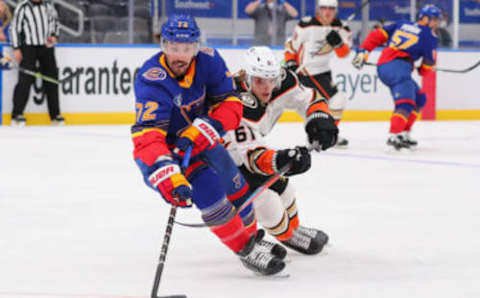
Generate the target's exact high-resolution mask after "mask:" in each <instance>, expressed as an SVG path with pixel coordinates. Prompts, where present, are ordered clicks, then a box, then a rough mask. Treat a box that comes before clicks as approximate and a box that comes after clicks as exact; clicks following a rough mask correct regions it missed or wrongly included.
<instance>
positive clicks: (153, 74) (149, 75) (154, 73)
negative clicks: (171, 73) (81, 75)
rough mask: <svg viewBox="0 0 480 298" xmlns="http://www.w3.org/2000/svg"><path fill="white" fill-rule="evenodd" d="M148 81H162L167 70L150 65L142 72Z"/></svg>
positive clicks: (165, 76)
mask: <svg viewBox="0 0 480 298" xmlns="http://www.w3.org/2000/svg"><path fill="white" fill-rule="evenodd" d="M142 77H144V78H145V79H146V80H148V81H163V80H165V79H166V78H167V72H166V71H165V70H164V69H163V68H161V67H150V68H149V69H147V70H145V71H144V72H143V74H142Z"/></svg>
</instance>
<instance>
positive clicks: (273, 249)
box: [257, 230, 287, 260]
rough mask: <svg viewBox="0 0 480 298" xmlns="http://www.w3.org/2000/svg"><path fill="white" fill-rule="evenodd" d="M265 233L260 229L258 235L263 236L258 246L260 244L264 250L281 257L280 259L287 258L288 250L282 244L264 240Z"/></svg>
mask: <svg viewBox="0 0 480 298" xmlns="http://www.w3.org/2000/svg"><path fill="white" fill-rule="evenodd" d="M259 234H262V235H260V236H258V235H259ZM264 235H265V231H264V230H258V232H257V237H261V238H262V240H260V242H258V244H257V245H258V246H260V249H262V250H263V251H264V252H267V253H269V254H272V255H273V256H275V257H277V258H279V259H280V260H283V259H285V257H286V256H287V250H286V249H285V248H284V247H283V246H281V245H280V244H276V243H273V242H270V241H266V240H263V237H264Z"/></svg>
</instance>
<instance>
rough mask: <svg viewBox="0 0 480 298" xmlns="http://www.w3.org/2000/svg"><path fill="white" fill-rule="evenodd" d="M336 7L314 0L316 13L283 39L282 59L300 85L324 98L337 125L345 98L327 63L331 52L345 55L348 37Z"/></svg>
mask: <svg viewBox="0 0 480 298" xmlns="http://www.w3.org/2000/svg"><path fill="white" fill-rule="evenodd" d="M337 10H338V2H337V0H318V8H317V12H316V15H315V16H313V17H311V16H307V17H304V18H302V19H301V20H300V22H299V23H298V25H297V26H296V27H295V31H294V33H293V36H292V37H291V38H290V39H289V40H288V41H287V43H286V51H285V62H286V65H287V67H288V68H289V69H290V70H293V71H295V72H297V73H298V77H299V79H300V82H301V83H302V84H303V85H305V86H307V87H310V88H314V89H316V90H317V91H318V92H320V94H322V95H323V96H324V97H325V98H326V99H327V100H328V105H329V108H330V111H331V112H332V115H333V118H334V119H335V121H336V124H337V125H338V123H339V122H340V120H341V119H342V114H343V110H345V106H346V104H347V98H346V96H345V94H344V93H343V92H342V91H340V90H338V89H337V87H336V86H335V84H334V83H333V82H332V72H331V69H330V65H329V64H330V60H332V58H333V56H334V54H335V55H336V56H337V57H339V58H344V57H346V56H348V54H349V53H350V47H351V45H352V37H351V32H350V29H349V28H348V27H347V26H346V25H345V24H344V23H343V22H342V21H341V20H339V19H338V18H337ZM336 145H337V147H340V148H342V147H343V148H345V147H346V146H348V141H347V139H345V138H339V139H338V142H337V144H336Z"/></svg>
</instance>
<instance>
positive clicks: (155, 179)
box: [148, 162, 192, 207]
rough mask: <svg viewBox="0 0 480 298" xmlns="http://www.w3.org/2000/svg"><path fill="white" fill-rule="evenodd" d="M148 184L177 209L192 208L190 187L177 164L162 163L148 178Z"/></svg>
mask: <svg viewBox="0 0 480 298" xmlns="http://www.w3.org/2000/svg"><path fill="white" fill-rule="evenodd" d="M148 183H149V185H150V186H151V187H152V188H154V189H156V190H158V191H159V192H160V194H161V195H162V197H163V198H164V199H165V201H167V202H168V203H170V204H172V205H176V206H179V207H190V206H192V187H191V185H190V183H188V181H187V179H186V178H185V176H183V175H182V172H181V171H180V167H179V166H178V165H177V164H175V163H172V162H168V163H164V165H163V166H161V167H159V168H158V169H156V170H155V171H154V172H153V173H152V174H150V176H148Z"/></svg>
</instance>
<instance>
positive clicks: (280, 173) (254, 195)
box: [175, 163, 291, 228]
mask: <svg viewBox="0 0 480 298" xmlns="http://www.w3.org/2000/svg"><path fill="white" fill-rule="evenodd" d="M290 166H291V164H290V163H288V164H286V165H284V166H283V168H281V169H280V171H278V172H277V173H276V174H275V175H273V176H272V177H270V178H269V179H268V180H267V181H265V183H263V184H262V185H261V186H259V187H258V188H257V189H256V190H255V191H254V192H252V193H251V194H250V196H249V197H248V199H247V200H246V201H245V202H244V203H243V204H242V205H241V206H240V207H239V208H238V209H237V213H239V212H240V211H242V210H243V209H245V208H247V206H248V205H250V203H252V202H253V201H254V200H255V199H256V198H258V197H259V196H260V195H261V194H262V193H263V192H264V191H265V190H267V188H269V187H270V186H271V185H272V184H274V183H275V182H277V180H278V179H280V177H282V176H283V175H285V173H286V172H288V170H290ZM175 223H176V224H179V225H181V226H184V227H190V228H205V227H209V225H207V224H206V223H185V222H180V221H175ZM221 224H223V223H221V222H220V223H216V224H215V225H221Z"/></svg>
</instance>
